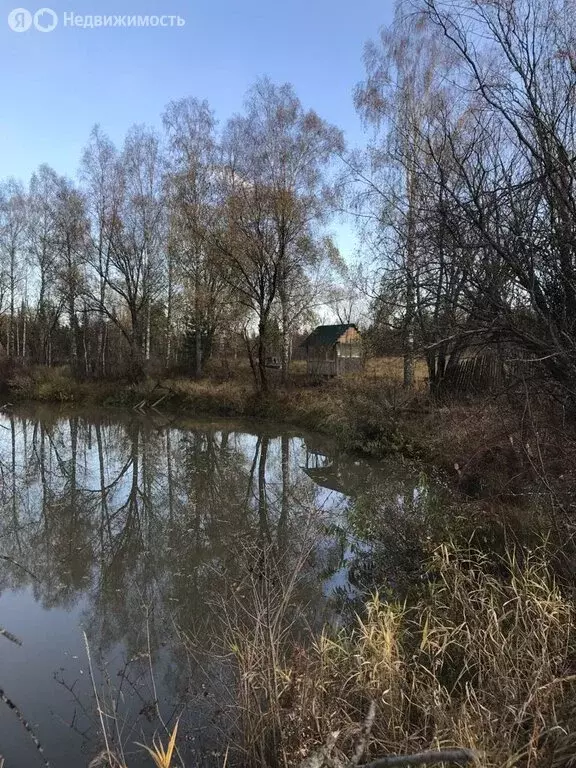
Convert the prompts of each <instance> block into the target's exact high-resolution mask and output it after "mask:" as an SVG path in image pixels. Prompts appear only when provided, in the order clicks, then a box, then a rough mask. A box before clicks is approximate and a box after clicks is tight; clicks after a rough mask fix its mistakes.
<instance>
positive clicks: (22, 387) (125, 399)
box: [4, 358, 574, 496]
mask: <svg viewBox="0 0 576 768" xmlns="http://www.w3.org/2000/svg"><path fill="white" fill-rule="evenodd" d="M417 372H418V376H417V385H416V387H415V389H414V390H412V391H406V390H404V389H403V387H402V385H401V361H400V360H398V359H396V358H389V359H379V360H373V361H370V362H369V364H368V366H367V369H366V371H365V372H364V373H363V374H362V375H359V376H358V375H355V376H350V377H342V378H339V379H335V380H328V381H326V380H324V381H312V380H310V379H309V378H307V377H306V375H305V373H304V372H303V371H302V370H301V369H299V368H298V366H296V367H295V370H294V371H293V372H292V375H291V382H290V384H289V385H288V386H282V385H281V384H280V383H279V381H277V382H273V387H272V388H271V391H270V393H269V394H267V395H265V396H264V395H262V394H258V393H256V392H255V390H254V387H253V383H252V380H251V378H250V372H249V371H248V370H246V369H239V370H237V371H234V372H233V374H230V372H229V371H226V372H223V371H220V370H218V369H214V370H213V371H212V372H211V373H210V375H209V376H208V377H207V378H204V379H201V380H198V381H195V380H192V379H190V378H153V379H152V378H150V379H148V380H146V381H144V382H142V383H140V384H138V385H134V384H127V383H122V382H117V381H96V382H95V381H78V380H76V379H74V378H73V377H72V376H71V375H70V373H69V371H68V369H66V368H51V369H47V368H32V369H22V370H18V371H13V372H11V373H10V375H8V376H5V377H4V391H5V395H4V399H5V401H10V402H23V401H37V402H44V403H60V404H77V405H88V406H90V405H94V406H105V407H121V408H124V409H134V408H135V409H137V410H139V411H140V412H146V411H148V410H150V409H156V410H158V411H160V412H166V413H178V414H179V415H182V416H190V417H192V418H194V417H201V416H210V417H235V418H242V419H251V420H269V421H274V422H277V423H283V424H286V425H287V426H292V427H297V428H304V429H306V430H314V431H317V432H319V433H322V434H325V435H327V436H329V437H331V438H332V439H334V440H335V441H336V442H337V444H338V445H339V446H340V447H341V448H342V449H344V450H347V451H350V452H359V453H363V454H366V455H371V456H375V457H380V456H384V455H386V454H390V453H399V454H402V455H403V456H406V457H408V458H410V459H417V460H418V461H419V462H422V463H423V464H424V465H426V466H428V467H430V468H434V469H440V470H441V471H443V472H444V473H445V474H446V475H448V476H450V477H451V478H452V480H453V481H454V482H456V483H457V484H458V485H459V487H460V488H461V489H462V490H463V491H464V492H465V494H466V495H470V496H487V495H497V494H506V495H509V496H514V495H519V494H522V493H523V492H524V491H525V490H526V487H527V485H528V484H532V483H534V482H535V481H536V482H541V481H542V480H545V483H546V484H547V485H550V484H553V483H554V482H555V478H556V477H560V476H563V477H564V479H566V477H567V469H568V468H569V467H570V466H572V464H573V461H572V460H573V458H574V451H573V447H572V442H573V441H572V440H571V439H570V438H569V436H568V434H567V431H566V429H565V428H564V425H563V423H562V415H561V414H556V412H555V410H554V408H553V407H552V405H551V404H550V403H549V402H547V403H546V404H545V406H544V407H542V408H539V406H538V403H537V402H535V401H534V400H529V399H527V398H526V399H524V400H523V401H521V402H520V403H519V400H518V393H512V394H510V393H504V394H502V395H500V396H498V397H496V396H492V395H491V396H486V397H483V398H468V399H467V400H465V401H463V400H460V401H453V402H443V403H439V402H437V401H434V400H433V399H432V398H430V396H429V395H428V394H427V392H426V387H425V383H424V374H425V369H424V366H423V365H420V366H419V367H418V369H417ZM555 414H556V415H555Z"/></svg>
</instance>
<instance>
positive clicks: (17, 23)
mask: <svg viewBox="0 0 576 768" xmlns="http://www.w3.org/2000/svg"><path fill="white" fill-rule="evenodd" d="M8 26H9V27H10V29H11V30H12V31H13V32H27V31H28V30H29V29H30V27H31V26H32V14H31V13H30V11H27V10H26V8H14V10H13V11H10V13H9V14H8Z"/></svg>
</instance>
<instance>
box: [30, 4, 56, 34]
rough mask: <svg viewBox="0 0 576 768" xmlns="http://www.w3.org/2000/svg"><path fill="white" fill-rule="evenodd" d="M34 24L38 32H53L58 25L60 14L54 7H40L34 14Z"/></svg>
mask: <svg viewBox="0 0 576 768" xmlns="http://www.w3.org/2000/svg"><path fill="white" fill-rule="evenodd" d="M34 26H35V27H36V29H37V30H38V32H52V31H53V30H55V29H56V27H57V26H58V14H57V13H56V11H53V10H52V8H40V10H39V11H36V13H35V14H34Z"/></svg>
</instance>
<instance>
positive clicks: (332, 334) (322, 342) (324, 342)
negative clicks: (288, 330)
mask: <svg viewBox="0 0 576 768" xmlns="http://www.w3.org/2000/svg"><path fill="white" fill-rule="evenodd" d="M349 328H354V329H355V330H356V331H357V330H358V328H356V326H355V325H354V323H346V324H344V325H319V326H318V327H317V328H315V329H314V330H313V331H312V333H311V334H310V336H308V338H307V339H306V341H305V342H304V343H303V346H304V347H333V346H334V344H336V342H337V341H338V339H339V338H340V336H342V334H343V333H346V331H347V330H348V329H349Z"/></svg>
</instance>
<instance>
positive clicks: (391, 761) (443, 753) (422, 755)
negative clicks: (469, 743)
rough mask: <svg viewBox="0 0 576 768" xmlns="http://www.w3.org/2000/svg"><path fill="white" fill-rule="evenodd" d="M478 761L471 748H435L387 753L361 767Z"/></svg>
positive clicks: (461, 763)
mask: <svg viewBox="0 0 576 768" xmlns="http://www.w3.org/2000/svg"><path fill="white" fill-rule="evenodd" d="M474 762H476V754H475V753H474V752H473V751H472V750H471V749H433V750H430V751H428V752H417V753H416V754H414V755H386V757H379V758H377V759H376V760H372V762H371V763H366V764H365V765H363V766H361V768H390V767H391V766H399V765H438V764H439V763H446V764H449V765H466V764H467V763H474Z"/></svg>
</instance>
